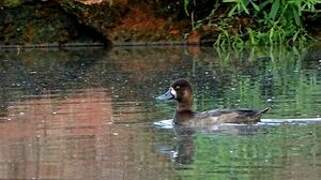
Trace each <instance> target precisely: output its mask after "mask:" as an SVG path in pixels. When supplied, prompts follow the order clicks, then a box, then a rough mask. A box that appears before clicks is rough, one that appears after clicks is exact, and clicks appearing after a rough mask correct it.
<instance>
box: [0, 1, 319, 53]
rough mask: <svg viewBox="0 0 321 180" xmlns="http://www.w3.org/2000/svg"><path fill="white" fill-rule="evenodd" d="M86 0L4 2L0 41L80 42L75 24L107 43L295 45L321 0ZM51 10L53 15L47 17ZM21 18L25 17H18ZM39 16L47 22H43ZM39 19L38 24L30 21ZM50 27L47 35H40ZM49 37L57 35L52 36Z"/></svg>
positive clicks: (315, 20)
mask: <svg viewBox="0 0 321 180" xmlns="http://www.w3.org/2000/svg"><path fill="white" fill-rule="evenodd" d="M86 2H87V1H86V0H83V1H76V0H64V1H46V2H40V1H36V0H34V1H32V0H31V1H22V0H3V1H1V2H0V8H1V9H2V11H1V12H0V15H1V17H0V32H1V34H2V35H1V36H0V40H1V39H2V40H3V41H5V44H7V43H8V42H9V43H10V42H13V43H15V44H17V43H18V44H19V43H20V44H22V43H44V42H46V37H47V36H48V34H51V36H50V37H51V38H50V39H48V40H47V42H51V41H54V40H55V39H63V40H59V41H60V42H62V43H65V42H70V41H75V40H77V38H78V37H80V41H81V40H82V38H83V37H82V36H77V34H88V33H83V32H78V31H79V27H80V26H81V27H82V28H81V29H87V30H90V31H91V34H97V33H98V34H100V36H99V37H98V39H99V38H103V39H104V41H105V40H108V41H109V40H110V41H112V42H113V41H118V42H137V41H143V42H148V41H180V40H183V39H184V38H186V39H187V41H188V42H189V40H191V41H194V42H196V43H197V42H200V43H202V42H209V43H214V44H215V45H217V46H219V45H228V46H236V47H240V46H244V45H275V44H300V43H305V42H310V41H311V40H315V39H318V37H321V34H320V33H319V32H320V30H321V25H320V24H321V23H320V21H321V15H320V12H321V1H320V0H266V1H258V0H215V1H213V0H203V1H196V0H174V1H169V0H164V1H161V2H160V1H157V0H152V1H148V2H141V1H136V0H133V1H126V2H125V1H120V0H113V1H112V3H110V1H99V3H98V1H97V3H95V4H88V3H86ZM88 2H89V0H88ZM90 2H92V1H90ZM52 8H56V9H52ZM48 9H50V11H48ZM38 12H41V13H38ZM46 12H48V13H46ZM52 12H53V15H54V17H55V18H54V19H53V20H49V21H48V19H50V18H49V17H52V16H51V15H50V13H52ZM59 13H60V14H61V15H60V16H61V17H59ZM22 16H23V17H25V18H20V17H22ZM41 19H43V21H45V22H49V23H48V24H46V23H42V21H41ZM26 21H27V22H26ZM39 22H41V23H40V24H41V26H35V25H34V24H39ZM50 22H54V23H50ZM27 25H28V27H27ZM66 25H67V26H68V27H67V26H66ZM56 26H57V27H56ZM64 26H66V27H65V28H64ZM70 27H72V28H70ZM85 27H87V28H85ZM66 29H68V30H66ZM49 31H50V32H52V33H43V32H49ZM73 31H75V33H73ZM30 32H32V33H30ZM92 32H94V33H92ZM65 34H67V35H65ZM72 34H76V36H73V35H72ZM195 34H196V36H195ZM54 35H57V38H55V37H52V36H54ZM38 36H39V37H38ZM61 37H63V38H61ZM95 39H97V37H96V38H95ZM21 41H24V42H21Z"/></svg>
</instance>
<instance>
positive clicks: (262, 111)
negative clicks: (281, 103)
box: [257, 107, 271, 115]
mask: <svg viewBox="0 0 321 180" xmlns="http://www.w3.org/2000/svg"><path fill="white" fill-rule="evenodd" d="M270 109H271V107H267V108H264V109H262V110H260V111H259V112H258V113H257V115H262V114H264V113H266V112H267V111H269V110H270Z"/></svg>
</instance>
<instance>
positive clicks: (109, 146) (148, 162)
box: [0, 47, 321, 180]
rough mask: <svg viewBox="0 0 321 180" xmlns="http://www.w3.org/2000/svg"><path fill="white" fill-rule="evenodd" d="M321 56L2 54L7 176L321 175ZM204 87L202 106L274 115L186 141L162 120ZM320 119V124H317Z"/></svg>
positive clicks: (0, 104)
mask: <svg viewBox="0 0 321 180" xmlns="http://www.w3.org/2000/svg"><path fill="white" fill-rule="evenodd" d="M320 52H321V51H320V49H319V48H310V49H296V48H293V47H291V48H289V47H278V48H251V49H245V50H242V51H234V50H227V49H213V48H199V47H161V48H160V47H149V48H147V47H130V48H126V47H119V48H113V49H111V50H107V49H103V48H86V49H63V50H57V49H34V50H25V51H21V50H19V51H13V50H10V51H4V50H2V51H1V52H0V73H1V76H0V80H1V82H0V86H1V89H0V179H86V180H87V179H116V180H117V179H130V180H134V179H153V180H155V179H320V177H321V123H318V122H314V123H309V122H310V121H309V119H311V120H313V119H316V118H320V116H321V110H320V109H321V98H320V96H321V53H320ZM179 77H185V78H188V79H189V80H190V81H191V82H192V83H193V85H194V91H195V96H194V103H195V109H196V110H199V111H204V110H208V109H214V108H238V107H248V108H257V109H260V108H264V107H267V106H270V107H272V110H271V111H269V112H268V113H267V114H265V115H264V117H263V118H264V119H270V120H271V119H272V120H276V121H283V120H285V119H304V122H303V123H281V124H280V123H276V124H273V125H271V124H264V123H263V124H260V125H244V126H239V125H226V126H222V130H220V131H213V132H202V131H200V132H195V133H193V134H177V133H175V132H174V130H173V129H161V128H157V127H155V126H154V125H153V123H154V122H157V121H160V120H165V119H171V118H172V116H173V113H174V111H175V104H174V103H158V102H155V100H154V98H155V97H156V96H157V95H159V94H161V93H162V92H164V90H166V89H167V88H168V86H169V84H170V83H171V81H172V80H174V79H176V78H179ZM311 122H312V121H311Z"/></svg>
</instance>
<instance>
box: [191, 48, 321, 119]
mask: <svg viewBox="0 0 321 180" xmlns="http://www.w3.org/2000/svg"><path fill="white" fill-rule="evenodd" d="M304 51H305V50H304V49H301V52H298V50H297V49H296V48H290V49H289V48H286V47H278V48H268V49H259V48H253V49H251V50H249V51H248V50H242V51H240V52H236V53H235V51H232V50H231V51H224V50H223V51H222V50H218V55H219V58H218V61H217V62H216V64H217V65H216V67H214V69H215V71H216V72H219V73H220V74H219V75H217V79H216V82H215V84H216V88H213V89H207V90H203V89H202V88H204V87H200V88H198V89H196V91H197V92H196V94H197V104H198V109H201V110H205V109H212V108H213V107H227V108H234V107H235V108H237V107H250V108H263V107H265V106H272V108H273V110H272V111H271V114H270V116H273V117H281V116H287V117H311V116H312V117H313V116H314V117H315V116H318V115H319V110H318V109H319V105H318V104H316V100H315V99H316V96H317V95H320V94H319V90H318V89H321V85H320V83H319V80H318V77H319V76H320V72H319V71H318V67H314V69H309V70H307V69H303V67H302V63H303V60H302V58H303V56H302V54H303V53H304ZM221 73H222V74H221ZM223 73H224V74H223ZM205 87H206V86H205ZM213 90H214V91H213Z"/></svg>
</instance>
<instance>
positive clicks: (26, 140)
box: [0, 89, 173, 179]
mask: <svg viewBox="0 0 321 180" xmlns="http://www.w3.org/2000/svg"><path fill="white" fill-rule="evenodd" d="M22 99H23V100H21V101H19V102H14V103H13V104H12V105H11V106H10V107H8V111H7V117H5V118H4V119H6V121H3V122H2V123H1V124H0V135H1V139H0V142H1V145H0V148H1V150H0V177H1V178H2V179H3V178H4V179H32V178H36V179H144V178H145V177H156V178H157V177H158V179H162V178H163V177H164V176H165V175H166V176H171V175H173V173H170V172H169V171H171V168H168V166H169V164H168V162H167V161H166V159H162V158H161V157H159V156H158V155H157V154H154V153H152V146H151V144H152V137H153V136H152V134H151V132H148V131H146V130H143V129H139V128H132V127H127V126H126V125H121V124H120V125H115V124H114V123H113V109H112V99H111V92H110V91H108V90H105V89H85V90H79V91H73V92H71V93H67V94H65V95H64V96H62V95H59V94H57V93H50V92H49V93H48V94H45V95H43V96H35V97H24V98H22ZM142 128H143V127H142ZM164 167H167V168H164ZM165 171H166V173H165ZM162 172H164V173H162Z"/></svg>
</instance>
